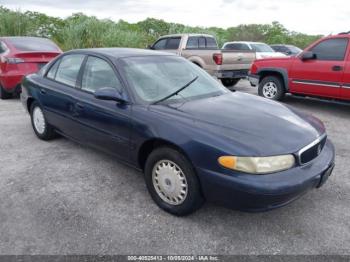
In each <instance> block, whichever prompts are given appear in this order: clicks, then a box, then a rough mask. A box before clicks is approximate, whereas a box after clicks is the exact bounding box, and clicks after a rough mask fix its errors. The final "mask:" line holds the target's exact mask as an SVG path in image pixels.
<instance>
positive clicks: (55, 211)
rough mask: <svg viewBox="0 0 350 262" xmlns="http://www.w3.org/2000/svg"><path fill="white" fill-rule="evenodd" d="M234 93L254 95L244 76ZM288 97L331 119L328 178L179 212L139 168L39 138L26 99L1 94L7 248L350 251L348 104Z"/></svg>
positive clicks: (0, 221)
mask: <svg viewBox="0 0 350 262" xmlns="http://www.w3.org/2000/svg"><path fill="white" fill-rule="evenodd" d="M237 90H239V91H243V92H249V93H254V94H255V93H256V89H255V88H252V87H250V86H249V85H248V83H247V82H246V81H241V82H240V83H239V84H238V86H237ZM285 103H286V104H288V105H291V106H293V107H296V108H298V109H300V110H303V111H305V112H308V113H311V114H313V115H315V116H317V117H318V118H320V119H321V120H322V121H324V123H325V125H326V126H327V128H328V134H329V137H330V138H331V139H332V140H333V142H334V144H335V146H336V164H337V165H336V168H335V171H334V173H333V175H332V177H331V178H330V179H329V181H328V183H326V184H325V185H324V187H322V188H321V189H319V190H313V191H311V192H309V193H308V194H307V195H305V196H304V197H302V198H301V199H299V200H298V201H296V202H294V203H292V204H291V205H289V206H287V207H284V208H281V209H278V210H274V211H270V212H267V213H258V214H250V213H243V212H238V211H234V210H229V209H226V208H223V207H218V206H214V205H212V204H205V205H204V207H203V208H202V209H201V210H199V211H198V212H196V213H195V214H193V215H191V216H188V217H185V218H177V217H174V216H171V215H169V214H167V213H165V212H163V211H162V210H160V209H159V208H158V207H157V206H156V205H155V204H154V203H153V201H152V200H151V198H150V196H149V195H148V192H147V190H146V186H145V183H144V179H143V177H142V174H141V173H139V172H137V171H135V170H133V169H131V168H129V167H127V166H125V165H122V164H120V163H118V162H117V161H115V159H113V158H112V157H110V156H108V155H105V154H103V153H100V152H97V151H95V150H92V149H89V148H86V147H83V146H80V145H78V144H76V143H74V142H71V141H69V140H67V139H64V138H59V139H56V140H54V141H51V142H43V141H40V140H38V139H37V138H36V137H35V136H34V133H33V131H32V128H31V125H30V121H29V115H27V114H26V113H25V112H24V109H22V105H21V104H20V102H19V100H18V99H11V100H6V101H0V254H350V193H349V192H350V174H349V173H350V172H349V170H350V168H349V167H348V166H347V164H349V163H347V162H348V161H349V159H350V158H349V157H350V135H349V132H350V110H349V109H350V106H348V105H342V104H338V103H331V102H323V101H319V100H311V99H302V98H294V97H287V99H286V100H285Z"/></svg>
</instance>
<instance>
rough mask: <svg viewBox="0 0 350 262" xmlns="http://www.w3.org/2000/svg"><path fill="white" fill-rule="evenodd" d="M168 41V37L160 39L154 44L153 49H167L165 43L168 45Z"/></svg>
mask: <svg viewBox="0 0 350 262" xmlns="http://www.w3.org/2000/svg"><path fill="white" fill-rule="evenodd" d="M167 41H168V39H167V38H163V39H160V40H158V41H157V42H156V43H155V44H154V45H153V49H154V50H161V49H165V45H166V43H167Z"/></svg>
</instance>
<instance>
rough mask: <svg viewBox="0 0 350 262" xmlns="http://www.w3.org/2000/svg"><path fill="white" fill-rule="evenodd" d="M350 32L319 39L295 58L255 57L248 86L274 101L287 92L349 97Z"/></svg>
mask: <svg viewBox="0 0 350 262" xmlns="http://www.w3.org/2000/svg"><path fill="white" fill-rule="evenodd" d="M349 33H350V32H348V33H341V34H339V35H335V36H329V37H325V38H322V39H320V40H318V41H317V42H316V43H314V44H312V45H311V46H309V47H308V48H306V49H305V50H304V51H303V52H302V53H301V54H299V55H298V56H296V57H285V58H267V59H262V60H256V61H255V62H254V63H253V65H252V67H251V70H250V74H249V77H248V78H249V80H250V83H251V85H252V86H259V95H260V96H263V97H266V98H268V99H273V100H281V99H282V98H283V97H284V95H285V94H286V93H291V94H295V95H303V96H315V97H322V98H331V99H341V100H350V45H349V39H350V34H349Z"/></svg>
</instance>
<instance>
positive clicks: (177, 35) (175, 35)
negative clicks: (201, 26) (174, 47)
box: [159, 33, 215, 39]
mask: <svg viewBox="0 0 350 262" xmlns="http://www.w3.org/2000/svg"><path fill="white" fill-rule="evenodd" d="M182 36H189V37H190V36H204V37H211V38H215V37H214V36H212V35H208V34H195V33H194V34H171V35H163V36H161V37H160V38H159V39H162V38H167V37H182Z"/></svg>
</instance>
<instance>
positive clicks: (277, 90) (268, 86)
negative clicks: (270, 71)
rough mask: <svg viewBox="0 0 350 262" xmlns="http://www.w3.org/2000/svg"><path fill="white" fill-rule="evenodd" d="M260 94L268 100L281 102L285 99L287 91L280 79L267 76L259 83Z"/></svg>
mask: <svg viewBox="0 0 350 262" xmlns="http://www.w3.org/2000/svg"><path fill="white" fill-rule="evenodd" d="M258 93H259V96H262V97H265V98H267V99H270V100H276V101H280V100H282V99H283V98H284V96H285V93H286V90H285V87H284V84H283V82H282V79H281V78H280V77H276V76H266V77H264V78H263V79H262V81H261V82H260V83H259V90H258Z"/></svg>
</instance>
